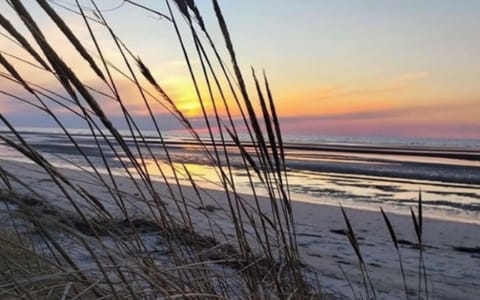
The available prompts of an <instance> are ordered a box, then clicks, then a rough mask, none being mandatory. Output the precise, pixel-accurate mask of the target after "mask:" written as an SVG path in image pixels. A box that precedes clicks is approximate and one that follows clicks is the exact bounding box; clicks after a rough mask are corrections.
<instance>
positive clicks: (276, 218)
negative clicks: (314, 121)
mask: <svg viewBox="0 0 480 300" xmlns="http://www.w3.org/2000/svg"><path fill="white" fill-rule="evenodd" d="M37 4H38V5H39V6H40V8H41V9H42V10H43V12H44V13H45V14H46V15H47V16H48V17H49V18H50V20H51V22H52V23H53V24H55V26H56V27H57V29H58V30H59V31H60V32H61V33H62V34H63V35H64V37H65V38H66V41H68V43H70V44H71V46H72V48H73V49H75V51H76V52H77V54H78V56H79V57H80V58H81V59H83V60H84V61H85V62H86V64H87V65H88V66H89V68H90V71H91V72H92V74H94V75H95V76H96V80H97V82H98V83H99V84H100V85H101V87H98V85H96V87H92V86H89V85H88V84H87V82H86V81H85V80H83V79H82V78H81V74H80V73H78V71H77V70H76V69H75V66H76V65H74V64H73V62H72V59H70V58H69V57H63V55H62V53H61V52H60V51H61V50H60V47H59V46H58V45H57V44H54V43H52V42H51V41H50V40H49V35H48V32H45V30H44V28H41V26H40V25H38V24H39V23H38V20H37V19H36V18H37V17H36V16H34V15H32V14H31V9H30V7H28V6H25V3H24V2H22V1H19V0H12V1H9V5H10V13H12V14H13V15H15V16H13V15H12V16H8V15H4V12H2V13H0V25H1V27H2V28H3V30H4V32H5V34H4V36H5V37H7V38H8V39H9V40H10V41H13V42H14V43H15V44H16V46H17V50H18V51H19V52H22V54H24V55H26V56H28V58H27V59H25V58H20V56H17V55H13V54H12V53H7V52H4V51H0V64H1V66H2V67H3V70H0V77H1V78H2V80H4V81H5V82H8V83H9V85H12V84H13V85H14V86H15V89H17V90H18V88H21V89H22V90H23V92H21V93H18V92H17V93H13V92H10V91H9V90H8V89H3V88H0V92H1V93H2V94H3V95H4V96H6V97H9V98H10V99H11V100H13V101H16V102H18V103H22V104H23V105H26V106H27V107H29V109H31V110H34V111H35V112H36V114H37V116H38V118H48V119H50V120H51V121H52V122H53V123H54V124H56V127H57V128H56V129H57V130H59V131H60V132H62V134H63V135H64V136H65V137H67V138H68V140H69V142H70V144H71V145H72V146H73V147H74V148H75V149H76V152H77V154H78V155H79V156H80V157H82V160H83V161H82V165H79V164H78V163H76V162H73V161H71V160H69V158H68V157H62V156H61V155H59V157H61V158H62V159H63V160H64V161H65V165H64V166H70V167H73V168H76V169H77V170H78V169H80V170H79V171H77V172H80V173H82V174H83V175H82V176H81V178H75V176H73V175H71V173H69V172H68V171H66V170H65V169H63V168H59V166H58V165H53V164H52V163H51V161H49V159H48V157H46V156H45V155H44V153H42V150H41V149H38V148H37V146H36V145H33V144H31V143H30V142H28V141H27V140H26V139H25V138H24V136H23V133H22V132H20V131H19V130H17V128H16V127H15V125H14V124H12V123H11V121H10V120H9V119H8V116H7V115H4V114H0V120H1V121H2V124H3V126H4V127H6V128H7V130H6V131H5V132H2V133H1V134H0V140H1V141H2V142H3V143H4V145H5V146H7V147H9V148H10V149H11V150H12V151H17V152H18V153H19V154H21V155H22V156H23V157H24V158H25V159H27V160H29V161H30V162H32V163H33V164H34V165H35V166H36V170H35V172H37V173H39V174H41V181H42V188H38V187H35V186H32V185H31V184H30V183H29V182H28V180H26V179H25V178H22V174H15V172H12V170H8V169H4V168H3V167H2V168H0V174H1V186H0V188H1V190H2V193H3V194H4V195H9V197H8V201H7V202H8V203H10V205H11V206H12V210H11V211H10V214H9V218H10V219H11V220H12V224H14V226H13V229H12V232H14V231H19V228H21V227H22V226H27V227H29V228H34V230H31V231H28V232H27V231H24V232H22V233H21V235H22V238H27V239H29V240H31V241H32V242H31V243H29V244H28V245H24V246H22V247H24V248H25V251H23V250H22V251H19V252H17V251H16V250H15V249H16V248H15V246H14V245H15V243H14V242H12V241H14V240H15V239H14V238H10V235H8V234H7V235H6V238H5V243H2V244H1V247H2V249H4V250H5V251H2V256H3V257H8V260H4V261H3V262H2V266H3V267H4V268H2V269H4V270H5V271H4V274H9V276H7V277H5V279H4V278H3V277H2V285H1V286H2V289H0V295H1V296H2V297H3V296H7V295H8V296H12V297H14V296H15V297H16V296H18V297H22V298H23V297H25V298H37V297H46V298H48V297H50V296H53V297H57V296H60V298H62V297H63V298H65V297H67V295H68V297H74V298H89V297H97V298H114V299H125V298H132V299H137V298H152V299H153V298H157V297H170V298H211V299H214V298H247V297H248V298H281V299H286V298H292V297H293V298H303V297H305V298H310V297H319V296H320V294H318V293H317V292H316V291H315V289H314V285H312V284H311V283H309V282H308V280H307V277H306V275H305V270H304V269H303V266H302V263H301V262H300V259H299V255H298V249H297V244H296V238H295V228H294V226H293V213H292V209H291V203H290V201H291V200H290V197H289V192H288V181H287V179H286V168H285V157H284V153H283V146H282V144H283V142H282V138H281V130H280V125H279V122H278V118H277V116H276V112H275V104H274V102H275V101H274V99H273V96H272V93H271V91H270V88H269V84H268V80H267V77H266V76H265V74H264V76H263V78H262V81H263V84H261V83H260V80H259V79H258V78H257V76H256V74H255V72H253V70H252V78H253V80H254V83H255V86H254V88H253V90H254V92H253V93H251V92H250V91H249V90H248V88H247V84H246V82H245V79H244V76H245V74H244V73H243V72H242V71H241V69H240V67H239V63H238V59H237V56H236V53H235V50H234V46H233V41H232V37H231V36H230V33H229V31H228V27H227V24H226V20H225V18H224V16H223V14H222V11H221V8H220V5H219V3H218V2H217V1H216V0H214V1H212V6H213V11H214V13H215V16H216V20H217V24H218V28H219V31H220V32H221V36H222V37H223V40H224V44H225V51H223V50H222V51H221V50H220V49H219V46H218V45H217V44H215V43H214V42H213V38H212V37H211V35H210V33H209V30H208V29H207V27H206V25H205V23H204V21H203V19H202V15H201V13H200V11H199V9H198V8H197V6H196V4H195V2H194V1H186V0H176V1H166V2H165V4H166V6H165V7H166V10H167V11H166V12H159V11H156V10H155V9H154V8H152V7H146V6H143V5H141V4H138V3H136V2H135V1H126V4H125V5H131V6H132V7H135V8H136V9H143V10H146V11H148V12H149V13H156V14H158V15H161V16H162V17H163V18H164V20H165V22H168V23H169V24H170V25H171V28H172V30H173V31H174V32H175V34H176V36H177V40H178V42H179V46H180V49H181V51H182V54H183V57H184V60H185V64H186V65H187V68H188V70H189V74H190V77H191V82H192V85H193V87H194V90H195V93H196V97H197V101H198V103H199V105H200V107H201V111H202V112H201V119H202V122H201V123H202V127H205V128H207V138H206V139H205V138H202V137H201V136H200V134H199V132H198V127H197V126H198V125H194V123H193V122H192V120H191V119H190V118H189V117H188V116H186V115H185V114H184V113H183V112H182V110H181V109H180V108H179V107H177V105H176V101H175V99H173V98H171V97H170V95H169V93H168V92H167V91H166V90H165V89H164V88H163V87H162V84H161V83H160V82H161V80H159V79H157V78H155V76H154V75H153V73H152V71H151V70H150V68H149V67H148V63H145V62H143V60H142V59H141V58H139V57H137V56H136V55H134V54H133V53H134V50H132V49H131V48H129V47H127V45H125V44H124V42H123V41H122V40H121V38H120V36H119V35H118V34H117V33H116V32H115V30H114V28H112V27H111V26H110V25H109V23H108V22H107V20H106V18H105V17H104V15H103V12H102V11H101V10H100V9H99V8H98V7H97V3H96V2H95V1H91V2H90V3H89V8H88V7H84V6H82V5H80V3H79V2H76V6H75V7H63V8H62V7H58V6H57V7H53V6H52V2H50V1H46V0H39V1H37ZM29 5H30V4H29ZM59 9H68V10H69V11H71V12H73V13H75V14H76V15H77V16H78V17H79V18H80V19H81V20H82V21H83V24H84V30H85V32H86V33H87V34H88V36H89V37H90V41H89V43H91V44H93V45H94V50H90V49H87V47H86V46H85V43H84V42H83V41H82V40H81V39H80V38H79V37H77V36H76V34H75V33H74V32H73V31H72V30H71V28H70V27H69V23H68V21H67V20H65V19H63V18H62V17H61V14H59V13H58V10H59ZM10 17H14V18H15V19H17V20H21V22H22V26H23V28H24V29H26V30H19V29H17V28H16V27H15V26H13V25H12V24H13V23H12V21H11V20H9V19H10ZM182 26H183V27H182ZM99 27H100V28H102V30H104V31H106V32H108V34H109V35H110V39H111V40H110V42H111V43H112V44H113V45H115V48H116V55H118V57H120V58H121V62H122V63H121V65H113V64H112V63H111V61H110V60H109V57H108V55H107V53H106V51H105V49H104V48H103V47H104V45H102V43H101V42H100V41H99V40H98V36H97V34H98V33H97V31H96V30H98V29H97V28H99ZM181 27H182V28H183V29H181ZM185 28H186V29H187V30H184V29H185ZM185 32H188V33H189V35H190V36H189V37H187V36H185ZM187 39H189V42H188V44H187V43H186V40H187ZM221 52H226V53H227V58H222V56H221V54H220V53H221ZM192 60H195V61H199V64H198V65H195V66H194V65H193V64H192ZM227 60H229V61H231V65H227V63H225V61H227ZM25 63H26V64H28V65H29V66H33V67H35V68H36V69H38V70H40V72H41V73H42V74H45V75H48V76H50V77H51V78H53V79H54V82H55V83H56V85H55V87H42V86H41V85H39V84H38V83H37V82H36V81H35V78H31V76H29V74H28V72H25V70H24V69H23V68H22V65H23V64H25ZM232 70H233V71H232ZM120 81H121V82H122V83H121V82H120ZM125 81H126V82H128V84H129V85H130V87H131V88H132V89H134V90H136V96H135V97H138V99H140V100H141V102H142V103H143V109H144V111H146V112H147V113H148V116H149V118H150V125H151V126H152V128H154V132H155V136H154V137H155V138H156V139H158V140H159V141H160V143H161V145H163V147H162V152H161V153H158V152H156V151H154V150H153V149H152V147H151V145H150V144H149V142H148V140H147V137H146V136H145V135H144V133H143V131H142V129H141V126H140V125H139V124H138V123H137V121H136V118H135V115H134V114H132V112H131V111H130V110H129V105H128V102H129V99H127V98H126V96H124V95H123V94H122V92H121V91H120V85H121V84H124V82H125ZM205 89H206V91H207V92H206V93H204V92H203V90H205ZM12 90H13V89H12ZM253 95H255V96H253ZM230 99H233V101H230ZM106 105H108V107H112V106H114V107H115V109H116V111H117V112H119V113H120V115H121V116H122V117H123V121H124V123H125V124H126V125H127V128H128V130H127V131H126V133H124V132H121V131H120V130H119V129H118V128H117V125H116V124H115V123H114V122H113V121H112V114H111V112H110V111H109V109H107V108H106V107H107V106H106ZM257 106H259V107H260V108H261V114H260V115H258V114H257V110H256V108H255V107H257ZM158 107H162V109H163V110H164V111H167V112H169V113H170V114H171V116H173V117H174V118H175V119H176V120H177V121H178V122H179V123H180V124H182V125H183V126H184V127H185V130H186V131H187V132H188V133H189V134H190V135H191V136H192V138H193V139H194V140H195V141H196V142H197V143H198V145H199V146H200V147H201V149H202V151H204V153H205V157H206V158H207V159H208V160H209V161H210V164H211V165H213V166H215V168H216V171H217V175H218V178H217V181H218V183H219V184H220V185H221V186H222V189H223V192H224V193H223V195H224V197H225V199H224V202H225V203H226V205H224V206H219V209H220V210H221V211H222V214H223V216H224V219H226V220H227V221H226V222H227V224H225V223H220V225H219V221H218V220H216V219H215V216H214V214H213V212H214V211H213V212H212V210H211V207H212V204H205V200H206V198H207V196H206V194H205V192H203V191H202V189H201V188H200V187H199V186H198V184H197V183H196V182H195V181H194V180H193V177H192V176H191V174H189V171H188V168H186V167H184V168H178V166H177V165H176V164H175V161H174V159H173V158H172V156H171V153H170V150H169V148H168V147H167V145H166V144H165V141H164V137H163V130H162V128H161V126H160V122H159V120H158V118H159V117H158V114H157V112H156V111H155V109H158ZM207 107H209V108H210V109H209V110H207ZM58 109H61V110H62V111H63V114H65V113H66V114H69V115H71V116H72V117H73V118H76V119H77V120H80V121H81V122H82V123H83V128H86V129H88V130H89V135H90V137H92V138H93V139H94V140H95V145H94V149H95V151H96V153H98V157H99V159H94V158H93V157H91V155H89V154H88V153H87V152H86V151H85V149H83V148H82V147H81V146H80V143H81V142H80V141H79V140H78V139H79V137H78V136H76V135H75V134H74V133H73V131H72V130H71V129H69V128H68V127H67V126H66V125H65V122H64V118H63V116H62V115H60V114H59V113H58ZM234 111H235V112H238V113H239V115H240V120H241V122H238V121H237V120H236V117H235V116H234ZM244 130H245V131H244ZM242 132H246V133H247V135H246V137H247V138H245V137H244V136H241V133H242ZM148 138H150V139H151V138H152V136H149V137H148ZM227 141H229V142H232V143H233V144H232V145H233V146H234V147H235V148H237V150H238V151H239V153H241V161H240V164H241V168H242V169H244V170H245V171H246V172H247V175H248V179H249V182H250V187H251V194H252V195H253V198H252V199H253V200H248V201H247V200H246V199H245V197H244V196H243V195H241V194H240V193H239V192H238V191H237V189H236V185H235V179H234V177H233V174H232V170H233V165H232V162H231V157H230V154H229V151H230V150H229V149H228V148H227V146H226V143H227ZM230 147H231V146H230ZM112 158H113V159H112ZM151 161H152V162H153V165H154V169H155V170H154V173H156V174H157V173H158V174H160V179H159V178H156V179H155V180H154V179H153V176H152V172H153V171H152V169H151V168H150V169H149V168H148V167H147V164H148V162H151ZM113 163H115V164H116V165H120V166H121V168H122V169H123V172H124V174H123V175H124V176H122V177H119V176H118V174H116V173H115V172H114V171H113V169H114V167H113ZM165 168H168V172H171V173H172V174H173V180H172V179H171V178H170V179H169V178H167V176H166V175H165V173H166V172H167V169H165ZM180 178H187V179H188V180H189V186H190V188H194V190H195V193H193V194H192V193H189V192H187V190H186V188H185V187H184V186H183V185H182V184H181V183H180ZM158 181H161V183H159V182H158ZM257 181H260V182H261V186H260V187H259V186H258V185H256V184H255V182H257ZM126 182H127V183H128V185H129V189H128V190H125V189H124V188H123V187H122V186H124V185H125V184H126ZM259 189H262V190H265V191H266V192H267V194H268V197H267V199H268V202H267V203H264V202H262V201H261V200H260V199H259V197H258V194H259V192H258V190H259ZM94 191H96V192H94ZM52 197H56V198H61V201H57V202H54V201H51V198H52ZM219 201H223V199H220V200H219ZM215 207H216V206H215ZM199 215H201V216H202V217H203V218H206V220H207V223H208V225H209V226H208V227H209V229H207V230H205V229H203V230H200V229H198V228H197V227H198V224H196V222H197V221H196V220H198V218H199V217H198V216H199ZM222 222H225V221H222ZM15 224H16V225H15ZM19 224H23V225H19ZM222 226H227V227H231V228H232V232H231V234H226V233H225V232H223V231H222V230H221V229H222V228H221V227H222ZM146 237H148V238H146ZM152 240H155V245H153V246H152V244H151V241H152ZM11 251H13V252H16V253H18V255H10V254H11V253H10V252H11ZM24 252H25V254H24ZM79 253H81V255H79ZM159 253H161V254H159ZM79 257H82V259H79ZM31 259H32V261H34V262H37V261H39V262H42V264H41V265H42V269H41V270H38V272H34V273H36V274H34V275H35V276H37V275H38V276H40V275H41V274H43V273H44V272H45V273H46V275H45V276H44V277H42V278H45V280H46V281H43V280H39V281H35V280H34V279H32V278H30V279H29V276H27V275H26V274H23V273H18V272H19V270H20V269H24V267H23V265H24V264H28V265H30V264H31ZM86 261H87V262H88V263H85V262H86ZM44 264H45V266H44V268H43V265H44ZM25 270H34V269H31V268H25ZM20 275H21V276H20ZM18 276H20V277H23V278H24V279H25V280H27V281H26V282H25V284H23V283H20V282H18V281H15V280H14V279H15V278H17V277H18ZM62 276H63V278H66V279H64V280H58V278H60V277H62ZM67 279H68V280H67ZM45 282H52V284H49V283H45ZM32 286H35V288H32ZM42 286H43V287H42ZM10 287H11V288H10ZM37 287H38V288H39V289H40V290H39V291H38V293H37V291H36V288H37ZM12 289H14V291H13V292H12Z"/></svg>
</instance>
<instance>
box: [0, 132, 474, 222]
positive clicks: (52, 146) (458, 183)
mask: <svg viewBox="0 0 480 300" xmlns="http://www.w3.org/2000/svg"><path fill="white" fill-rule="evenodd" d="M0 131H1V130H0ZM2 132H3V134H5V131H2ZM20 132H21V133H22V137H23V138H24V139H25V140H26V141H27V142H28V143H29V144H30V145H32V146H33V147H35V148H36V149H37V150H38V151H39V152H40V153H42V155H44V156H45V157H46V158H47V159H49V160H50V161H51V162H53V164H55V165H58V166H62V167H65V166H69V167H72V168H78V167H87V168H88V164H87V162H86V161H85V159H84V158H83V157H82V156H81V155H80V154H79V153H78V151H77V150H76V148H75V147H74V146H73V145H72V143H71V142H70V141H69V139H68V138H67V137H66V136H65V135H64V134H63V133H62V132H61V131H60V130H54V129H42V128H22V129H20ZM70 132H71V133H72V134H73V136H74V138H75V140H76V141H77V143H78V144H79V146H80V147H81V148H82V150H83V151H84V152H85V153H86V154H87V155H88V156H89V158H90V159H91V161H92V162H93V163H94V164H95V166H97V167H98V168H99V169H102V168H104V167H103V166H104V162H103V160H102V158H101V156H100V152H99V149H98V147H97V144H96V142H95V140H94V138H92V137H91V135H90V134H89V132H88V131H86V130H82V129H78V130H70ZM125 134H126V136H128V133H127V132H125ZM144 134H145V135H146V136H147V137H148V138H147V141H148V144H149V146H150V147H151V149H152V151H153V152H154V153H155V156H156V158H157V162H159V163H160V166H161V168H162V171H163V172H164V174H163V175H164V176H166V177H167V180H173V172H172V169H171V166H170V165H168V164H166V163H165V160H166V156H165V151H164V149H163V147H162V145H161V144H160V140H159V139H158V138H156V137H155V134H154V133H153V132H145V133H144ZM7 135H10V136H11V134H7ZM164 139H165V141H166V142H167V143H168V151H169V154H170V155H171V159H172V160H173V162H174V164H173V167H175V168H176V169H177V170H182V169H183V168H184V167H185V168H187V169H188V170H189V172H190V173H191V174H192V176H193V177H194V179H195V180H196V181H197V184H199V185H200V186H203V187H205V188H213V189H221V186H219V184H218V175H217V172H216V169H215V168H214V167H213V166H212V165H211V162H210V160H209V159H208V157H207V156H206V155H205V154H204V152H203V151H202V150H201V147H200V146H199V145H198V144H196V143H195V142H194V140H193V139H192V138H191V137H188V136H186V135H180V134H178V133H169V132H166V133H165V134H164ZM284 140H285V155H286V164H287V167H288V181H289V187H290V192H291V197H292V199H293V200H296V201H308V202H313V203H322V204H329V205H339V204H342V205H344V206H348V207H356V208H361V209H369V210H378V209H379V207H383V208H384V209H385V210H387V211H393V212H396V213H400V214H408V213H409V210H410V207H415V206H416V205H417V201H418V196H419V193H420V191H421V193H422V199H423V204H424V213H425V215H426V216H427V217H433V218H441V219H454V220H457V221H461V222H469V223H477V224H480V141H479V140H451V139H410V138H385V137H321V136H318V137H311V136H308V137H302V136H288V135H287V136H284ZM127 141H129V142H131V141H132V138H127ZM100 145H101V147H102V151H104V156H105V157H107V161H108V164H109V166H110V167H111V168H112V169H113V170H114V171H116V172H117V173H119V174H123V173H125V172H124V169H123V165H122V162H121V161H120V160H119V159H118V158H117V157H116V156H115V154H114V153H113V151H112V150H111V149H110V148H109V147H108V145H107V143H106V142H102V143H101V144H100ZM132 149H133V148H132ZM117 150H119V151H120V152H121V150H120V149H119V148H118V147H117ZM143 150H145V149H143ZM143 150H142V152H143V153H146V152H145V151H143ZM227 152H228V154H229V158H230V159H231V163H232V165H233V166H234V168H233V175H234V178H235V184H236V187H237V189H238V190H239V191H241V192H245V193H249V192H250V188H249V181H248V177H247V172H246V170H245V169H244V168H242V167H241V156H240V154H239V153H238V151H237V150H236V149H235V147H227ZM137 155H138V153H137ZM0 157H1V158H2V159H9V160H18V161H28V159H26V158H24V157H23V156H22V155H21V154H20V153H18V152H17V151H15V150H13V149H12V148H10V147H9V146H7V145H5V144H4V143H0ZM145 162H146V168H147V170H148V171H149V173H150V174H151V176H153V177H156V178H158V179H160V178H161V174H160V171H159V170H158V168H157V163H156V162H155V161H153V160H152V159H151V158H149V157H148V155H147V156H146V157H145ZM127 167H131V166H130V165H127ZM180 173H182V172H180ZM180 180H181V181H182V182H183V183H185V184H188V180H187V179H186V178H180ZM256 184H257V185H258V186H260V182H256ZM260 192H261V189H260Z"/></svg>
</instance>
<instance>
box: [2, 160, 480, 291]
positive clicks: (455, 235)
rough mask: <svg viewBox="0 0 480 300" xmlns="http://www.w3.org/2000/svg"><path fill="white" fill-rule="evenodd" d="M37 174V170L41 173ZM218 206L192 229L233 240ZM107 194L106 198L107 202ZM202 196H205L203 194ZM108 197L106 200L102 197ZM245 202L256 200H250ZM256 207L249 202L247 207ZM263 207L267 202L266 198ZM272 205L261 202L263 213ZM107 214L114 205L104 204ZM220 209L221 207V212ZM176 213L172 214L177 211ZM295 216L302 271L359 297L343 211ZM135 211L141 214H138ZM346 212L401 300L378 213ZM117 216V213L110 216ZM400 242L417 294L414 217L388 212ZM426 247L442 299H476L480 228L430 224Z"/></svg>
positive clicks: (370, 261)
mask: <svg viewBox="0 0 480 300" xmlns="http://www.w3.org/2000/svg"><path fill="white" fill-rule="evenodd" d="M0 166H2V167H4V168H5V169H7V170H11V171H12V170H15V172H16V174H17V176H20V177H24V178H27V180H28V182H29V184H30V186H31V187H35V186H36V185H37V186H38V185H39V184H41V185H42V188H43V189H45V188H46V186H47V184H46V181H45V178H43V177H44V176H43V175H42V174H39V173H36V172H35V171H34V170H32V167H33V169H35V166H34V165H30V166H28V165H26V164H25V163H19V162H12V161H6V160H3V159H2V160H0ZM37 168H38V167H37ZM60 170H61V172H62V173H64V174H66V175H68V177H69V178H74V179H75V180H79V181H78V182H80V183H82V182H83V183H82V184H86V185H87V186H89V184H91V183H88V180H87V179H88V177H85V176H84V175H85V174H83V172H80V171H75V170H71V169H60ZM116 178H117V179H118V183H119V184H121V186H122V190H125V191H130V192H133V191H134V188H133V184H132V182H131V180H129V179H128V178H122V177H120V176H118V177H117V176H116ZM158 188H159V190H160V191H162V190H165V186H164V184H162V183H159V184H158ZM182 189H183V192H184V193H186V194H188V195H189V196H192V197H194V193H195V191H194V189H193V188H192V187H188V186H182ZM89 190H90V191H91V192H92V193H95V195H97V196H99V197H106V198H108V197H107V196H106V194H105V193H104V192H102V191H101V190H98V189H96V188H93V187H91V188H90V189H89ZM205 192H206V193H208V195H210V196H211V197H212V198H211V199H210V200H208V199H207V200H208V201H207V203H206V205H212V206H214V207H216V209H214V210H213V211H211V212H209V211H200V209H199V210H198V211H195V212H193V217H192V218H193V221H194V223H195V226H196V227H195V228H196V230H197V229H198V230H199V231H200V232H203V233H205V232H207V233H208V224H206V220H205V216H204V214H205V213H207V214H209V216H211V217H212V219H214V220H215V221H216V222H218V224H219V225H220V226H221V230H222V231H224V232H225V233H226V234H227V235H229V234H232V233H233V228H231V227H230V226H229V223H228V216H227V215H226V214H225V211H224V210H223V209H224V208H225V207H226V205H227V204H226V200H223V199H225V194H224V193H222V192H221V191H217V190H207V191H205ZM102 193H103V194H102ZM202 193H203V192H202ZM102 195H103V196H102ZM244 198H245V199H246V201H251V196H249V195H244ZM49 199H51V200H52V204H54V205H65V204H64V203H63V204H62V203H61V202H58V201H59V199H56V198H54V197H53V195H52V197H51V198H49ZM249 199H250V200H249ZM260 199H262V198H260ZM266 202H267V201H263V200H261V203H262V206H263V205H266ZM105 205H106V207H109V204H108V203H107V201H106V203H105ZM219 206H220V207H219ZM171 208H173V207H171ZM292 208H293V211H294V216H295V227H296V232H297V242H298V245H299V250H300V253H301V258H302V260H303V261H304V263H305V264H306V265H307V266H308V267H309V268H311V269H313V270H315V271H317V272H319V274H320V281H321V283H322V288H325V289H326V291H333V292H334V293H337V294H343V295H347V296H348V297H351V296H352V292H351V290H350V287H349V286H348V284H347V281H346V280H345V278H343V274H342V272H341V270H340V268H339V266H342V269H343V270H344V271H345V272H346V273H347V274H348V277H349V280H351V281H352V282H354V284H355V285H356V286H357V292H360V291H361V276H360V274H359V269H358V266H357V258H356V256H355V253H354V251H353V249H352V247H351V246H350V244H349V242H348V239H347V237H346V236H345V228H346V226H345V222H344V219H343V217H342V215H341V211H340V207H336V206H332V205H327V204H320V203H310V202H301V201H292ZM136 209H139V208H138V207H137V208H136ZM345 209H346V212H347V214H348V216H349V218H350V221H351V223H352V225H353V228H354V231H355V233H356V234H357V235H358V238H359V243H360V249H361V251H362V254H363V255H364V259H365V261H366V262H367V267H368V268H369V272H370V276H371V277H372V281H373V282H374V285H375V287H376V289H377V290H378V292H379V294H380V299H391V298H392V297H400V298H401V297H402V296H403V293H404V291H403V283H402V281H401V276H400V275H399V274H400V273H399V266H398V260H397V257H396V253H395V249H394V247H393V244H392V242H391V239H390V236H389V234H388V230H387V228H386V226H385V224H384V221H383V219H382V217H381V214H380V212H375V211H370V210H362V209H356V208H350V207H346V208H345ZM112 211H113V209H112ZM386 212H387V214H388V216H389V218H390V220H391V222H392V224H393V225H394V229H395V231H397V236H398V237H399V240H400V241H401V243H400V247H401V251H402V256H403V258H404V267H405V270H406V273H407V278H408V279H407V283H408V285H409V287H411V288H412V289H415V288H416V283H417V277H416V274H417V271H418V249H416V248H415V245H416V237H415V231H414V228H413V223H412V220H411V218H410V217H409V216H406V215H400V214H394V213H391V212H390V211H388V209H387V210H386ZM424 245H425V251H424V255H425V260H426V269H427V274H428V276H429V280H431V281H432V282H433V283H434V284H435V290H436V291H437V293H440V295H439V294H437V296H439V297H437V298H438V299H449V298H455V299H474V296H473V295H474V294H475V291H477V290H478V289H480V283H479V282H480V268H479V267H478V266H480V250H479V249H480V225H477V224H470V223H462V222H454V221H448V220H438V219H432V218H424ZM477 251H479V253H477Z"/></svg>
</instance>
